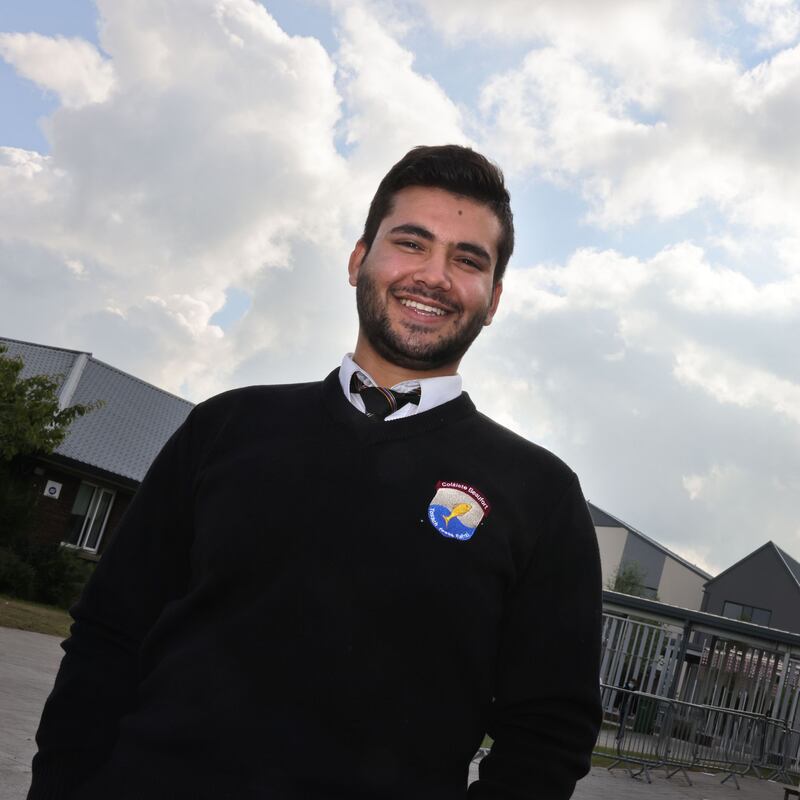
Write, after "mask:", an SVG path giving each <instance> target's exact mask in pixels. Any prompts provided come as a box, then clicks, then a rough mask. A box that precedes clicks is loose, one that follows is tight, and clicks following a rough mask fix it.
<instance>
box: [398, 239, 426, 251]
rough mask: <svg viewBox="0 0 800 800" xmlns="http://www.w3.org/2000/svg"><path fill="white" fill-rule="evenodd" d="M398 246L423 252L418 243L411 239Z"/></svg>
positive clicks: (401, 242)
mask: <svg viewBox="0 0 800 800" xmlns="http://www.w3.org/2000/svg"><path fill="white" fill-rule="evenodd" d="M397 244H399V245H400V247H407V248H408V249H409V250H422V247H421V246H420V244H419V243H418V242H414V241H411V240H410V239H403V240H402V241H399V242H398V243H397Z"/></svg>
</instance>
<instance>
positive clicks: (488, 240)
mask: <svg viewBox="0 0 800 800" xmlns="http://www.w3.org/2000/svg"><path fill="white" fill-rule="evenodd" d="M412 224H413V225H419V226H420V227H423V228H426V229H427V230H429V231H430V232H431V233H432V234H433V235H434V236H435V237H436V239H438V240H440V241H442V242H446V243H451V244H455V243H458V242H471V243H473V244H479V245H481V246H482V247H484V248H485V249H486V250H488V251H489V252H490V253H491V254H492V256H493V259H492V260H493V261H496V260H497V247H498V243H499V241H500V236H501V234H502V225H501V223H500V220H499V219H498V217H497V215H496V214H495V213H494V211H492V209H491V208H489V206H487V205H485V204H484V203H480V202H478V201H477V200H473V199H472V198H471V197H464V196H463V195H459V194H453V193H452V192H448V191H447V190H446V189H439V188H435V187H430V186H408V187H406V188H405V189H401V190H400V191H399V192H396V193H395V195H394V197H393V198H392V206H391V208H390V209H389V213H388V214H387V215H386V216H385V217H384V218H383V220H382V221H381V224H380V227H379V229H378V236H382V235H386V233H388V232H389V231H390V230H391V229H392V228H394V227H396V226H397V225H412Z"/></svg>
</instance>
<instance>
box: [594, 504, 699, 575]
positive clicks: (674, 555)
mask: <svg viewBox="0 0 800 800" xmlns="http://www.w3.org/2000/svg"><path fill="white" fill-rule="evenodd" d="M587 502H588V503H589V505H593V506H594V507H595V508H596V509H597V510H598V511H602V512H603V513H604V514H605V515H606V516H608V517H611V519H613V520H615V521H616V522H619V524H620V525H621V526H622V527H623V528H625V529H626V530H629V531H631V533H635V534H636V535H637V536H641V537H642V538H643V539H644V540H645V541H647V542H650V544H652V545H654V546H655V547H657V548H659V550H663V551H664V552H665V553H667V554H669V555H670V556H672V558H675V559H677V560H678V561H680V562H681V563H682V564H684V565H685V566H687V567H689V568H690V569H692V570H694V571H695V572H697V573H699V574H700V575H701V576H702V577H704V578H713V577H714V576H713V575H712V574H711V573H710V572H707V571H706V570H704V569H703V568H702V567H698V566H697V564H693V563H692V562H691V561H689V559H688V558H684V557H683V556H682V555H680V554H678V553H676V552H675V551H674V550H670V549H669V547H667V546H666V545H663V544H661V542H658V541H656V540H655V539H653V538H652V537H650V536H648V535H647V534H646V533H642V531H640V530H638V529H637V528H634V527H633V525H630V524H628V523H627V522H625V521H624V520H622V519H620V518H619V517H617V516H615V515H614V514H611V513H609V512H608V511H606V510H605V509H604V508H600V506H598V505H597V503H592V502H591V501H587Z"/></svg>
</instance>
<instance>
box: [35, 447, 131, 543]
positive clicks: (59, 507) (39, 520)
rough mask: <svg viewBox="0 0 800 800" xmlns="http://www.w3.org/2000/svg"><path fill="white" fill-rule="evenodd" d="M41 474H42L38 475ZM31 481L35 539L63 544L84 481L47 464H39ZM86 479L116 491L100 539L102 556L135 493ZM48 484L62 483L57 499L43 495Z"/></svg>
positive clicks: (103, 482)
mask: <svg viewBox="0 0 800 800" xmlns="http://www.w3.org/2000/svg"><path fill="white" fill-rule="evenodd" d="M39 472H40V473H42V474H37V473H39ZM31 478H32V480H33V484H34V486H35V488H36V494H37V498H38V502H37V508H36V517H35V523H34V529H33V536H34V537H36V538H37V539H39V540H40V541H50V542H61V541H63V540H64V539H65V538H66V537H67V535H68V532H69V525H70V515H71V512H72V505H73V503H74V502H75V497H76V495H77V493H78V488H79V487H80V485H81V480H82V479H81V477H80V476H78V475H74V474H72V473H68V472H64V471H62V470H60V469H58V467H55V466H53V465H52V464H47V463H40V464H38V465H37V467H36V469H35V471H34V473H33V474H32V475H31ZM85 479H86V480H87V481H88V482H89V483H93V484H95V485H97V486H101V487H103V488H107V489H111V490H113V491H114V492H115V496H114V502H113V504H112V506H111V512H110V514H109V517H108V522H107V524H106V528H105V531H104V533H103V538H102V539H101V540H100V547H99V550H98V552H99V553H100V554H102V552H103V550H104V549H105V547H106V546H107V545H108V542H109V541H110V540H111V537H112V536H113V533H114V530H115V529H116V527H117V525H118V524H119V521H120V519H121V517H122V515H123V513H124V512H125V509H126V508H127V507H128V504H129V503H130V501H131V498H132V497H133V491H132V490H130V489H122V488H120V487H118V486H113V485H112V484H109V483H106V482H105V481H100V480H97V479H95V478H94V477H92V476H90V475H86V476H85ZM47 481H57V482H58V483H60V484H61V493H60V495H59V497H58V499H54V498H51V497H47V496H46V495H45V494H44V489H45V486H46V485H47ZM89 555H91V554H89V553H88V551H87V556H89Z"/></svg>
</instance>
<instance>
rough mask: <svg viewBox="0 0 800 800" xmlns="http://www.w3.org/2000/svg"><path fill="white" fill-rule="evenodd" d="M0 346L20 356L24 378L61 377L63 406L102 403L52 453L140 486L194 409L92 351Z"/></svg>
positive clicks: (13, 343)
mask: <svg viewBox="0 0 800 800" xmlns="http://www.w3.org/2000/svg"><path fill="white" fill-rule="evenodd" d="M0 344H3V345H6V347H7V348H8V355H12V356H16V355H18V356H20V357H21V358H22V360H23V362H24V363H25V367H24V369H23V376H24V377H29V376H31V375H60V376H61V377H60V379H59V386H60V389H61V392H62V395H64V396H62V397H61V400H62V405H67V404H70V405H71V404H75V403H92V402H94V401H96V400H101V401H102V402H103V405H102V406H101V407H100V408H97V409H95V410H94V411H91V412H89V413H88V414H86V415H85V416H83V417H79V418H78V419H76V420H74V421H73V423H72V425H71V426H70V429H69V432H68V434H67V437H66V439H64V441H63V442H62V443H61V444H60V445H59V446H58V447H57V448H56V450H55V454H56V455H60V456H63V457H64V458H67V459H70V460H71V461H72V462H78V463H80V464H83V465H86V466H89V467H96V468H97V469H99V470H102V471H104V472H106V473H110V474H112V475H118V476H120V477H123V478H127V479H129V480H133V481H137V482H139V481H141V480H142V479H143V478H144V476H145V473H146V472H147V470H148V468H149V467H150V464H151V463H152V462H153V460H154V459H155V457H156V455H157V454H158V452H159V450H160V449H161V448H162V447H163V446H164V443H165V442H166V441H167V439H169V437H170V436H171V435H172V433H173V432H174V431H175V430H176V429H177V428H178V427H179V426H180V425H181V423H182V422H183V421H184V420H185V419H186V417H187V416H188V414H189V412H190V411H191V409H192V407H193V404H192V403H190V402H189V401H188V400H184V399H183V398H181V397H176V396H175V395H173V394H170V393H169V392H166V391H164V390H163V389H159V388H158V387H156V386H153V385H152V384H149V383H147V382H145V381H143V380H140V379H139V378H136V377H134V376H133V375H129V374H128V373H127V372H123V371H122V370H119V369H117V368H115V367H112V366H110V365H109V364H106V363H104V362H103V361H100V360H98V359H96V358H93V357H92V354H91V353H83V352H81V351H78V350H65V349H63V348H59V347H49V346H46V345H38V344H33V343H31V342H20V341H17V340H14V339H5V338H2V337H0ZM67 395H68V396H67Z"/></svg>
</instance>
